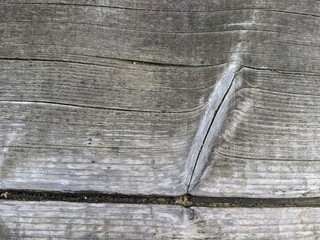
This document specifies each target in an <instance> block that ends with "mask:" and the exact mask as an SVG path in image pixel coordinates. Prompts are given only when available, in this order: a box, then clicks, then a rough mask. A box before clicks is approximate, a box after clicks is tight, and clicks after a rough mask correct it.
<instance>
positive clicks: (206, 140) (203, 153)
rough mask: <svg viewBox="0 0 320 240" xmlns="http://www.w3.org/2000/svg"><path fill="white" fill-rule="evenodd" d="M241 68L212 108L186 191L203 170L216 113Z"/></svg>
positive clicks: (194, 183) (209, 149) (210, 146)
mask: <svg viewBox="0 0 320 240" xmlns="http://www.w3.org/2000/svg"><path fill="white" fill-rule="evenodd" d="M242 68H243V67H240V68H239V69H238V70H236V71H235V72H234V73H233V76H232V78H231V81H230V83H229V85H228V87H227V89H226V90H225V92H224V93H223V96H222V98H221V100H220V102H219V104H218V106H217V107H216V109H215V110H214V114H213V116H212V118H211V121H210V123H209V127H208V128H207V131H206V132H205V136H204V138H203V140H202V142H201V146H200V148H199V150H198V153H197V155H196V160H195V163H194V165H193V167H192V171H191V176H190V179H189V182H188V185H187V193H189V192H190V190H192V188H194V187H195V186H196V185H197V184H198V183H199V181H200V177H201V175H202V173H203V172H204V170H205V165H206V164H205V163H206V162H207V160H208V159H207V158H208V155H209V154H210V152H211V151H212V147H213V141H214V140H215V137H216V136H212V135H214V132H212V131H214V128H215V122H216V120H217V117H218V114H219V113H220V111H221V108H222V106H223V105H224V103H225V102H226V99H227V98H228V95H229V94H230V91H231V89H232V87H233V85H234V82H235V78H236V76H237V74H238V73H239V72H240V71H241V70H242ZM218 91H219V89H218ZM209 111H210V109H209ZM200 159H204V163H202V166H200V167H199V162H200ZM197 168H200V170H199V171H200V173H201V174H197V176H196V169H197Z"/></svg>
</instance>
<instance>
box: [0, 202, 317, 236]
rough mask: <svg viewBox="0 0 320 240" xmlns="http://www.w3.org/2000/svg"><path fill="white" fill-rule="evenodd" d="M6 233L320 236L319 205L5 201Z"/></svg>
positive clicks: (0, 224) (1, 228) (1, 219)
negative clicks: (195, 205) (194, 205)
mask: <svg viewBox="0 0 320 240" xmlns="http://www.w3.org/2000/svg"><path fill="white" fill-rule="evenodd" d="M0 204H1V216H0V234H1V237H2V238H1V239H6V240H10V239H66V238H67V239H91V240H92V239H226V240H228V239H245V240H248V239H281V240H283V239H288V240H292V239H305V240H308V239H310V240H311V239H317V238H318V237H319V235H320V229H319V217H320V209H319V208H267V209H260V208H220V209H216V208H183V207H180V206H168V205H138V204H135V205H130V204H129V205H128V204H84V203H66V202H23V203H22V202H14V201H13V202H10V201H9V202H3V201H1V203H0Z"/></svg>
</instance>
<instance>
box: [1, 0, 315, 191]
mask: <svg viewBox="0 0 320 240" xmlns="http://www.w3.org/2000/svg"><path fill="white" fill-rule="evenodd" d="M155 13H156V14H155ZM318 15H320V8H319V2H318V1H307V2H306V4H301V1H300V2H299V1H292V2H290V3H289V2H283V1H282V2H280V3H274V2H273V1H249V0H246V1H241V4H239V1H228V2H225V1H218V0H217V1H205V0H203V1H197V2H194V1H180V0H179V1H169V4H168V2H167V3H164V2H162V1H127V0H121V1H63V0H61V1H58V0H46V1H37V0H31V1H14V2H13V1H3V2H2V4H1V8H0V23H1V24H0V33H1V38H0V46H1V47H0V56H1V57H0V83H1V84H0V93H1V96H0V104H1V110H0V111H1V118H0V119H1V122H0V129H1V133H0V134H1V141H2V142H1V145H2V146H1V147H2V151H1V155H0V165H1V172H2V174H1V176H0V184H1V188H15V189H19V188H23V189H29V188H31V189H35V188H36V189H47V190H59V191H69V190H97V191H107V192H120V193H126V194H129V193H134V194H183V193H185V192H186V191H187V187H188V186H189V184H190V183H191V185H192V186H194V185H196V184H197V182H198V180H199V178H200V177H202V172H203V171H204V169H203V168H205V167H206V165H207V164H208V161H207V160H208V155H209V153H210V149H211V147H212V144H213V141H215V140H216V136H217V134H218V133H219V131H221V129H220V128H221V127H222V125H223V124H224V121H225V119H226V118H227V116H228V112H227V110H228V107H227V103H228V101H229V99H230V98H231V97H232V95H231V96H230V94H228V93H230V90H231V92H232V91H233V90H234V89H237V87H239V86H238V85H239V84H238V83H239V80H237V79H238V78H236V79H235V78H234V76H236V75H237V76H238V77H239V74H238V73H239V72H241V73H243V72H245V71H244V67H247V68H254V69H255V68H256V69H260V70H271V71H274V70H277V71H279V70H280V71H285V72H287V73H292V74H293V73H297V72H300V73H304V74H317V72H319V46H318V42H319V40H320V39H319V33H320V32H319V27H318V25H319V24H318V23H319V16H318ZM155 16H156V17H155ZM297 23H299V24H297ZM281 76H282V75H281ZM286 76H287V75H284V77H282V78H281V79H287V78H286ZM272 77H273V76H272ZM310 81H311V80H310ZM314 81H315V80H313V81H311V85H310V86H313V85H312V84H313V83H314ZM295 82H299V81H295ZM240 84H241V83H240ZM249 84H250V81H249ZM271 86H272V85H271ZM277 86H278V85H274V88H272V89H271V90H270V89H269V90H268V91H270V93H269V94H267V95H266V96H268V97H267V99H266V100H265V99H263V98H264V97H263V96H264V95H263V93H262V92H259V91H254V93H257V92H259V94H260V95H258V93H257V94H256V97H255V98H258V99H260V100H261V102H263V101H267V100H268V101H269V102H270V101H271V100H270V99H272V98H273V97H275V96H274V95H272V91H278V89H277V88H276V87H277ZM244 88H245V89H246V88H247V87H244ZM303 88H304V86H303ZM306 89H307V88H306ZM245 91H246V90H245ZM297 91H298V90H297ZM299 91H301V90H299ZM306 91H308V90H306ZM261 94H262V95H263V96H261ZM270 94H271V95H270ZM279 95H281V94H278V95H277V97H278V96H279ZM244 97H245V98H247V95H246V96H244ZM255 98H254V100H252V101H255ZM285 98H286V96H279V100H278V101H280V102H281V104H282V102H285V100H284V99H285ZM224 100H227V101H224ZM309 100H310V101H315V99H314V98H313V97H310V99H304V98H301V99H300V98H299V101H300V103H298V102H297V103H292V102H291V103H290V104H292V106H293V105H298V106H300V107H301V108H302V107H303V106H304V105H303V104H307V102H308V101H309ZM237 101H238V100H237ZM244 101H245V100H244ZM248 101H249V98H248ZM250 101H251V100H250ZM268 101H267V103H269V102H268ZM238 102H240V101H238ZM221 104H222V105H221ZM270 104H271V103H270ZM299 104H300V105H299ZM231 105H232V104H231ZM251 106H252V104H251V105H250V104H249V107H251ZM272 106H273V105H272ZM290 106H291V105H290ZM292 106H291V107H292ZM315 106H317V105H315ZM278 108H280V106H279V107H278ZM245 110H248V109H245ZM310 111H311V110H310ZM216 115H217V117H218V118H219V119H220V120H219V122H218V123H217V122H212V120H213V118H214V117H216ZM280 117H281V116H280ZM237 118H241V115H240V114H239V116H234V117H231V122H232V119H237ZM299 118H302V114H301V117H298V119H299ZM248 119H251V118H250V117H248ZM248 121H249V120H248ZM283 121H286V120H283ZM211 123H213V124H211ZM226 124H228V122H227V123H226ZM211 125H212V126H213V129H214V130H212V131H214V134H211V132H212V131H211V132H210V134H207V133H208V131H209V130H210V127H211ZM239 126H241V124H239ZM294 131H295V130H293V132H292V136H294V137H298V135H297V134H296V133H295V132H294ZM314 131H315V132H313V133H312V134H314V133H315V135H316V131H317V130H314ZM236 132H237V131H236ZM310 134H311V133H310ZM289 135H290V134H289ZM308 136H309V135H308ZM248 138H249V137H248ZM262 139H263V138H262ZM314 139H316V138H315V136H313V138H312V140H314ZM255 140H256V139H255ZM258 140H260V138H258ZM283 140H290V139H286V138H283ZM295 140H296V138H295ZM229 144H230V145H229V147H231V146H233V144H234V143H233V142H232V141H230V142H229ZM296 144H297V143H296ZM313 144H314V145H316V143H313ZM294 146H295V145H287V146H286V147H287V149H286V150H285V151H284V152H283V153H287V152H290V151H292V149H293V147H294ZM306 146H307V143H306V144H302V145H301V146H300V148H303V147H305V148H308V147H306ZM308 146H311V145H308ZM312 146H313V145H312ZM273 147H274V148H273V149H271V147H270V152H275V151H278V150H277V146H273ZM316 147H317V146H313V149H316ZM243 151H244V150H243ZM247 151H251V149H250V150H248V149H247ZM313 151H315V154H316V153H317V152H316V150H313ZM303 152H304V153H306V152H305V151H303ZM224 153H225V152H224ZM311 154H313V153H311ZM298 155H299V154H298ZM298 155H297V156H298ZM288 156H289V157H290V154H289V155H288ZM294 156H296V155H294ZM299 156H300V155H299ZM312 156H313V155H312ZM233 157H234V156H233ZM210 159H212V157H211V158H210ZM231 162H232V161H229V162H228V163H231ZM286 163H287V162H286ZM250 167H252V168H253V169H254V168H255V167H254V165H250ZM209 168H210V167H209ZM239 168H240V169H238V170H239V171H233V172H234V174H236V172H237V173H239V172H241V174H242V173H243V172H244V170H241V169H243V168H241V167H240V166H239ZM256 168H259V166H257V167H256ZM265 168H267V167H265ZM194 169H195V172H194ZM267 169H268V168H267ZM235 170H237V167H235ZM208 171H209V170H208ZM223 171H226V170H223ZM254 171H255V170H254ZM295 171H296V172H298V171H299V170H295ZM193 173H195V174H193ZM27 176H28V177H27ZM26 177H27V179H28V181H26V180H25V179H26ZM192 178H193V180H192ZM204 178H205V177H203V179H204ZM303 178H304V177H303V176H302V175H301V179H303ZM310 179H313V177H311V178H310ZM192 181H193V182H192ZM210 181H211V180H210ZM210 181H208V183H204V184H208V185H209V186H211V185H212V183H211V182H210ZM226 181H227V180H226ZM301 181H302V180H301ZM312 181H313V180H312ZM310 183H311V182H310ZM307 185H308V184H305V186H307ZM299 186H300V185H299ZM222 187H223V186H222ZM209 188H211V187H208V189H209ZM313 188H316V187H315V185H312V186H311V187H310V186H308V187H302V190H301V191H300V190H299V191H300V192H301V193H299V194H298V195H299V196H300V195H304V194H307V193H306V189H309V190H310V189H313ZM281 189H282V188H281ZM299 189H300V187H299ZM220 190H221V189H219V188H218V189H215V190H208V191H207V190H205V191H204V192H205V194H209V195H211V193H212V191H220ZM309 190H308V191H309ZM221 191H224V190H221ZM250 191H251V190H250ZM250 191H249V192H250ZM263 191H266V190H262V192H263ZM296 191H298V190H295V191H294V193H293V195H294V196H296V195H297V194H296ZM200 192H201V191H200ZM200 192H199V193H200ZM244 192H245V193H246V194H247V193H248V192H247V190H244ZM280 192H281V191H280ZM193 193H196V191H194V192H193ZM201 194H203V193H201ZM241 194H243V193H241ZM250 194H253V195H254V193H253V192H250ZM312 194H315V195H316V194H317V193H316V192H313V193H312ZM312 194H311V195H312ZM258 195H259V194H258Z"/></svg>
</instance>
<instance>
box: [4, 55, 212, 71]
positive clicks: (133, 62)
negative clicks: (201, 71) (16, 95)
mask: <svg viewBox="0 0 320 240" xmlns="http://www.w3.org/2000/svg"><path fill="white" fill-rule="evenodd" d="M92 57H95V58H100V59H105V60H112V61H118V62H119V63H126V64H131V65H149V66H157V67H180V68H183V67H184V68H200V67H212V65H205V64H202V65H201V64H199V65H197V64H194V65H193V64H175V63H166V62H151V61H141V60H135V59H122V58H115V57H96V56H92ZM0 60H1V61H28V62H32V61H33V62H52V63H71V64H82V65H91V66H99V67H111V66H109V65H105V64H99V63H89V62H81V61H71V60H63V59H46V58H21V57H0Z"/></svg>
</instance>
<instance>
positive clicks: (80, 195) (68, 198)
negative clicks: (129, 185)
mask: <svg viewBox="0 0 320 240" xmlns="http://www.w3.org/2000/svg"><path fill="white" fill-rule="evenodd" d="M0 195H1V197H0V199H1V200H2V201H64V202H77V203H118V204H158V205H178V206H183V207H187V208H188V207H209V208H243V207H245V208H262V207H263V208H281V207H320V197H314V198H243V197H201V196H192V195H188V194H186V195H182V196H157V195H125V194H108V193H101V192H94V191H80V192H56V191H32V190H10V189H2V190H0Z"/></svg>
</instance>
